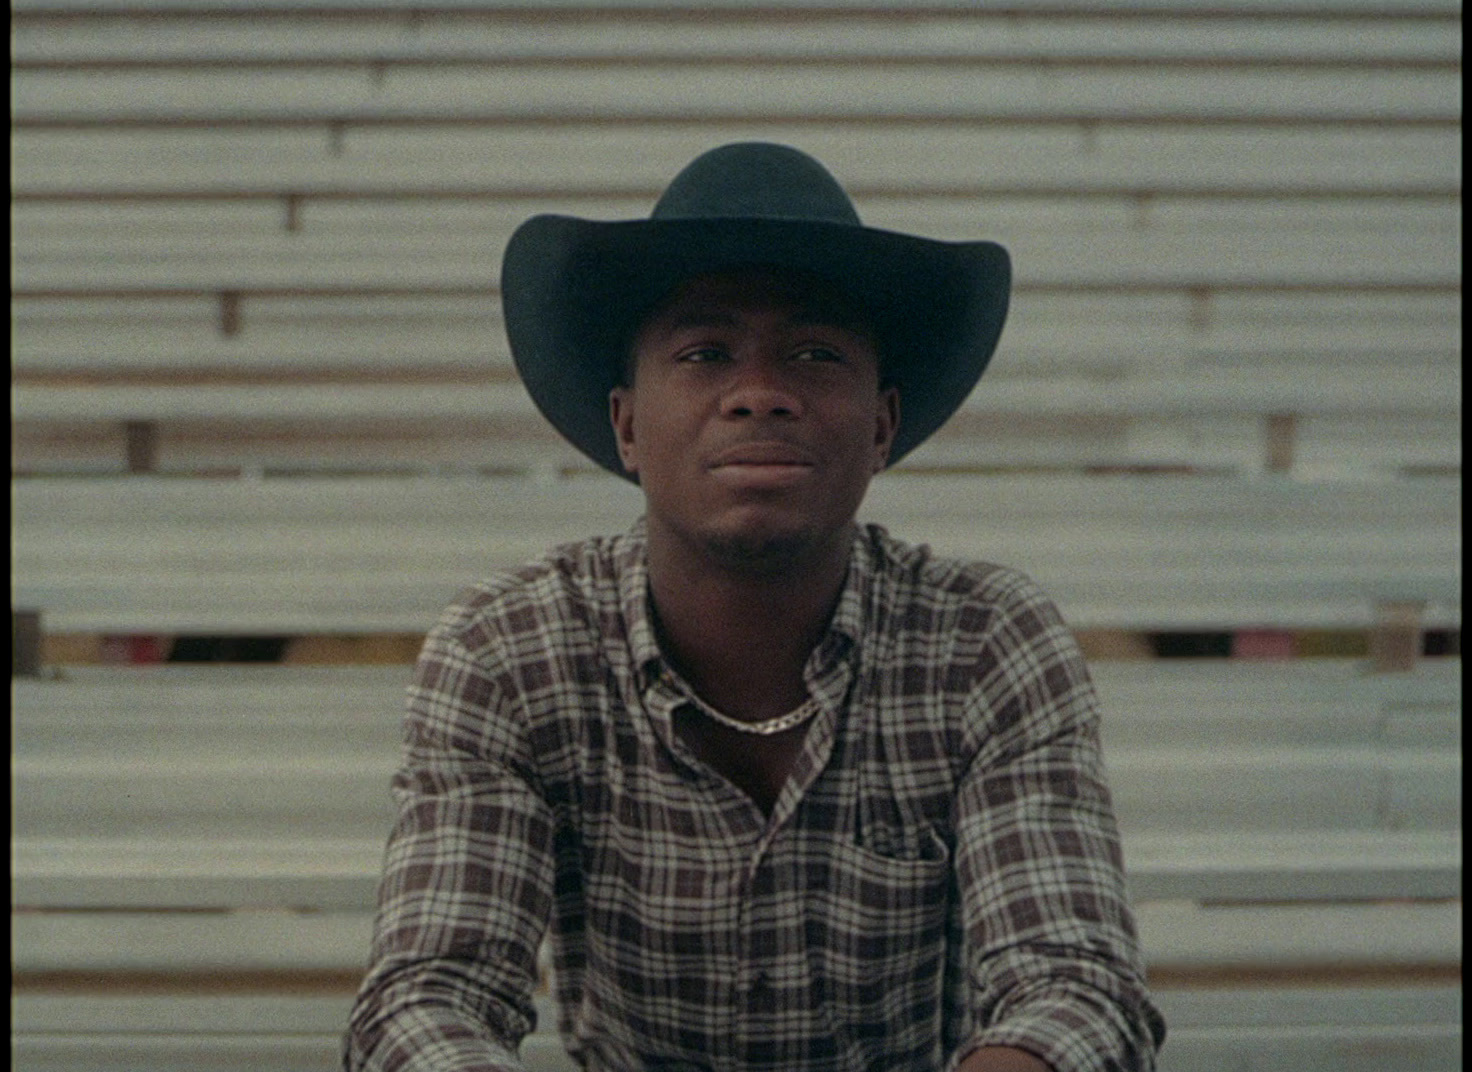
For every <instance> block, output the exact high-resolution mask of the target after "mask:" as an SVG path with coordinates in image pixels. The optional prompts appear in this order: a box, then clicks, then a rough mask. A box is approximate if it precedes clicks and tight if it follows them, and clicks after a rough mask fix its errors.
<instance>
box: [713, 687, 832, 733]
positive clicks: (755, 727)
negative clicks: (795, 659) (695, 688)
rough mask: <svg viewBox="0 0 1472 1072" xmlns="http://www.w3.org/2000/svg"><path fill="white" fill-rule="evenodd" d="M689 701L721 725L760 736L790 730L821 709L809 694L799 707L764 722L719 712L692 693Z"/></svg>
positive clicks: (820, 705) (821, 706)
mask: <svg viewBox="0 0 1472 1072" xmlns="http://www.w3.org/2000/svg"><path fill="white" fill-rule="evenodd" d="M690 701H691V703H692V704H694V706H695V709H696V710H697V711H699V712H700V713H701V714H702V715H705V716H706V717H707V718H709V719H713V720H714V721H716V722H719V723H720V724H721V725H722V726H729V727H730V728H731V729H733V730H738V731H740V732H741V733H755V734H757V735H758V736H761V737H770V736H771V735H772V734H774V733H781V732H782V731H783V730H790V729H792V728H793V727H794V726H801V725H802V724H803V723H804V722H806V721H808V719H810V718H812V717H813V716H814V715H816V714H817V713H818V712H819V711H821V710H822V709H823V705H822V704H820V703H819V702H818V701H817V700H816V699H814V698H813V697H811V696H809V697H808V698H807V701H806V702H805V703H803V704H802V705H801V706H800V707H796V708H794V709H793V710H791V711H788V712H787V714H785V715H778V716H777V717H776V718H769V719H767V720H766V721H765V722H742V721H741V720H740V719H739V718H732V717H731V716H730V715H723V714H721V713H720V712H719V711H717V710H716V709H715V708H714V707H712V706H711V705H710V704H708V703H706V702H705V701H704V700H702V699H701V698H700V697H698V696H695V695H693V694H692V695H691V696H690Z"/></svg>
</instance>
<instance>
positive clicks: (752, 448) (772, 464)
mask: <svg viewBox="0 0 1472 1072" xmlns="http://www.w3.org/2000/svg"><path fill="white" fill-rule="evenodd" d="M815 467H816V462H815V460H814V458H813V457H812V455H810V454H808V453H807V452H806V451H804V450H801V449H800V448H798V447H794V446H792V445H791V444H789V443H770V442H769V443H741V444H738V445H736V446H734V447H727V448H726V449H725V450H722V451H720V452H718V453H717V454H716V455H715V456H714V457H712V458H711V459H710V462H709V464H708V466H707V468H708V469H709V471H710V474H711V476H713V477H715V478H716V479H717V480H719V481H721V482H722V483H724V484H728V485H731V486H732V487H740V488H745V489H747V490H753V491H754V490H761V489H766V490H770V491H776V490H778V489H780V488H786V487H792V486H795V485H797V484H799V483H802V482H803V481H806V480H807V479H808V477H809V476H810V475H811V474H812V473H813V471H814V469H815Z"/></svg>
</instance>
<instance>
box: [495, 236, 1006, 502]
mask: <svg viewBox="0 0 1472 1072" xmlns="http://www.w3.org/2000/svg"><path fill="white" fill-rule="evenodd" d="M749 267H771V268H783V269H791V270H796V271H802V272H809V273H812V274H815V275H818V276H821V277H823V278H825V279H826V280H828V281H829V282H830V283H832V284H833V285H834V286H836V287H837V288H839V290H841V291H842V292H843V293H845V294H847V295H848V296H849V297H851V298H852V299H853V300H854V301H856V302H857V303H858V305H859V307H860V308H861V309H862V310H863V311H864V312H865V313H866V314H867V315H868V316H869V317H870V318H871V320H872V322H873V324H874V325H875V330H876V331H877V333H878V334H879V336H880V339H879V342H880V347H881V351H882V354H883V358H884V368H885V375H886V377H887V378H888V379H889V380H890V381H891V382H893V383H895V384H896V385H897V386H898V388H899V392H900V427H899V431H898V433H897V435H896V437H895V442H894V445H893V448H892V450H891V452H890V464H891V465H893V464H894V463H895V462H897V461H898V460H899V459H900V458H903V457H904V456H905V455H906V454H908V453H909V452H910V451H912V450H913V449H914V448H915V447H917V446H919V445H920V444H921V443H922V442H924V441H925V440H926V439H927V438H929V436H930V435H931V434H932V433H934V432H935V431H936V429H938V428H939V427H940V426H941V425H942V424H944V423H945V421H946V420H947V419H948V418H949V417H950V416H951V414H953V413H954V412H955V411H956V409H957V408H958V407H959V406H960V405H961V403H962V402H963V401H965V399H966V396H967V395H968V394H970V392H971V389H972V388H973V387H974V386H975V385H976V381H977V380H978V379H980V377H981V374H982V373H983V372H984V371H985V370H986V366H987V363H988V362H989V361H990V360H991V356H992V353H993V351H994V350H995V349H996V345H997V340H998V338H999V337H1000V335H1001V332H1002V325H1003V322H1004V321H1005V319H1006V315H1007V303H1008V296H1009V293H1010V290H1011V261H1010V259H1009V257H1008V255H1007V251H1006V250H1005V249H1004V248H1003V247H1002V246H1000V245H997V244H996V243H994V242H942V241H938V240H935V239H929V238H920V237H917V236H914V235H906V234H900V233H897V232H894V231H884V230H879V229H876V228H870V227H855V226H848V225H844V224H836V223H824V222H815V221H810V220H777V219H746V218H742V219H663V220H627V221H615V222H600V221H591V220H582V219H577V218H575V217H570V216H556V215H542V216H535V217H533V218H532V219H530V220H528V221H526V222H525V223H523V224H522V225H521V227H519V228H518V229H517V231H516V233H515V234H513V235H512V238H511V241H510V242H509V243H508V244H507V247H506V253H505V258H504V260H503V264H502V273H501V297H502V304H503V306H504V310H505V318H506V335H507V338H508V340H509V342H510V344H511V354H512V358H513V360H514V361H515V363H516V367H517V370H518V372H519V373H520V374H521V378H522V381H523V382H524V383H525V385H526V388H527V391H528V392H529V393H530V394H531V396H532V399H533V401H534V402H535V403H536V405H537V408H538V409H540V410H541V412H542V413H543V415H544V416H546V418H547V419H548V420H549V421H550V422H551V423H552V425H553V427H555V428H556V429H557V430H558V431H559V432H561V433H562V435H564V436H565V437H566V438H567V439H568V440H569V441H571V442H572V443H573V445H574V446H576V447H577V448H578V449H579V450H581V451H582V452H583V453H584V454H586V455H587V456H588V457H590V458H591V459H593V461H595V462H597V463H598V464H599V465H601V466H603V467H604V468H605V469H608V470H610V471H612V472H614V473H617V474H619V475H620V476H624V477H625V478H628V479H632V478H630V477H629V474H627V473H626V472H625V471H624V468H623V465H622V463H621V461H620V460H619V454H618V446H617V443H616V441H615V439H614V435H613V429H612V425H611V423H610V420H609V410H608V396H609V392H610V391H612V390H613V388H614V387H615V386H617V384H618V382H619V379H620V375H621V371H622V368H623V363H624V360H625V358H626V356H627V355H626V352H625V351H626V347H627V345H628V341H629V339H630V338H631V336H632V334H633V332H634V330H635V329H636V328H637V326H638V325H639V324H640V323H641V322H642V321H643V319H644V318H645V317H646V316H647V315H648V314H649V313H650V312H651V311H652V310H653V309H654V307H655V306H656V305H657V304H658V303H659V302H660V301H661V300H663V299H664V298H665V296H666V295H668V294H669V293H670V292H671V291H672V290H673V289H674V288H675V287H676V286H678V285H679V284H680V283H682V282H684V281H686V280H689V279H692V278H694V277H696V276H700V275H706V274H710V273H713V272H722V271H732V270H736V269H741V268H749Z"/></svg>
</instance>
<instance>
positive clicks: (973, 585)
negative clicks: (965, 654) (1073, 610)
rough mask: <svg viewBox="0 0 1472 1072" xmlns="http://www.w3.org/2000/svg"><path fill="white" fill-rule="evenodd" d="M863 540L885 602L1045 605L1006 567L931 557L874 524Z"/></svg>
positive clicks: (924, 547)
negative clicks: (883, 590)
mask: <svg viewBox="0 0 1472 1072" xmlns="http://www.w3.org/2000/svg"><path fill="white" fill-rule="evenodd" d="M864 535H865V541H864V542H865V545H866V546H867V548H868V549H869V551H870V554H871V561H872V562H873V563H874V576H875V579H876V583H878V584H879V585H880V586H881V587H882V588H884V589H885V590H886V591H885V592H884V597H885V598H888V599H890V600H914V601H924V602H929V603H933V604H935V605H937V606H956V607H961V606H973V607H978V606H992V607H996V608H998V609H1002V608H1014V607H1021V606H1026V605H1030V604H1034V603H1039V602H1041V603H1048V602H1049V599H1048V596H1047V595H1046V594H1045V593H1044V592H1043V590H1042V589H1041V588H1040V587H1039V586H1038V584H1037V583H1036V582H1035V581H1034V580H1033V579H1032V577H1030V576H1029V575H1028V574H1027V573H1025V572H1024V571H1022V570H1020V569H1017V568H1014V567H1012V566H1005V565H1001V564H999V563H996V562H988V561H984V560H980V559H968V558H960V557H956V556H952V555H946V554H941V553H937V552H936V551H935V550H933V549H932V548H931V547H930V545H929V544H924V543H911V542H908V541H906V540H902V539H899V538H896V537H895V536H892V535H890V534H889V532H888V531H886V530H885V529H884V528H883V527H881V526H879V525H867V526H865V533H864Z"/></svg>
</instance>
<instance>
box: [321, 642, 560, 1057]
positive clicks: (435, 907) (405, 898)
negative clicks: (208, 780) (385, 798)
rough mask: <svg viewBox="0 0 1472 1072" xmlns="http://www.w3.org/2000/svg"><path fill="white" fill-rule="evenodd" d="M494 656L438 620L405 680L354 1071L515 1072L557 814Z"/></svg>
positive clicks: (545, 906)
mask: <svg viewBox="0 0 1472 1072" xmlns="http://www.w3.org/2000/svg"><path fill="white" fill-rule="evenodd" d="M503 705H504V704H503V697H502V696H501V695H500V694H499V692H498V691H497V689H496V687H495V684H494V682H493V681H492V679H491V676H490V674H489V673H488V671H487V669H486V668H485V667H484V666H482V665H481V664H480V662H479V661H478V660H477V658H475V657H474V655H473V654H472V653H470V652H468V651H466V650H465V649H464V647H463V646H462V645H461V644H460V643H459V642H458V641H456V640H455V639H454V638H453V636H447V635H445V634H443V633H438V632H437V633H432V634H431V636H430V638H429V639H428V640H427V641H426V644H425V648H424V651H423V653H422V654H421V656H420V659H419V663H418V666H417V668H416V672H415V684H414V686H413V687H412V688H411V689H410V697H409V708H408V713H407V715H406V718H405V723H404V732H405V757H404V762H403V765H402V766H401V768H400V770H399V772H398V774H397V775H396V776H395V779H394V794H395V797H396V799H397V801H398V804H399V817H398V821H397V823H396V824H395V827H394V830H393V833H392V834H391V836H390V839H389V846H388V852H387V855H386V861H385V865H384V876H383V881H382V884H381V886H380V888H379V899H378V901H379V904H378V917H377V920H376V924H375V931H374V941H373V951H372V966H371V969H370V971H369V973H368V976H367V978H366V979H365V981H364V983H363V986H362V988H361V989H360V991H359V994H358V999H357V1002H356V1004H355V1006H354V1009H353V1012H352V1016H351V1019H350V1022H349V1030H348V1035H347V1038H346V1040H345V1045H344V1053H343V1065H344V1068H345V1069H347V1070H348V1072H421V1070H422V1072H431V1070H432V1072H452V1070H453V1072H515V1070H520V1069H521V1067H522V1066H521V1063H520V1062H519V1061H518V1060H517V1058H516V1047H517V1045H518V1044H519V1043H520V1041H521V1039H522V1037H523V1036H524V1035H525V1034H526V1033H527V1032H528V1031H529V1030H531V1028H532V1026H533V1024H534V1016H535V1013H534V1011H533V1007H532V1003H531V995H532V992H533V989H534V987H535V985H536V982H537V978H536V975H537V964H536V953H537V949H538V946H539V945H540V942H541V938H542V935H543V933H544V931H545V927H546V923H547V920H548V918H549V916H550V911H551V903H552V885H553V880H552V873H553V863H552V831H553V821H552V817H551V813H550V809H549V808H548V806H547V804H546V803H545V801H543V800H542V799H541V797H540V795H539V794H538V792H537V791H536V790H535V788H534V787H533V785H532V778H531V777H530V774H529V772H530V770H531V769H532V764H531V761H530V756H529V754H528V752H527V746H526V744H525V740H524V737H525V735H524V734H523V733H522V732H521V729H520V727H519V726H518V725H517V721H516V719H515V717H514V716H513V715H511V714H509V713H508V712H505V711H503V710H502V707H503Z"/></svg>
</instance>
